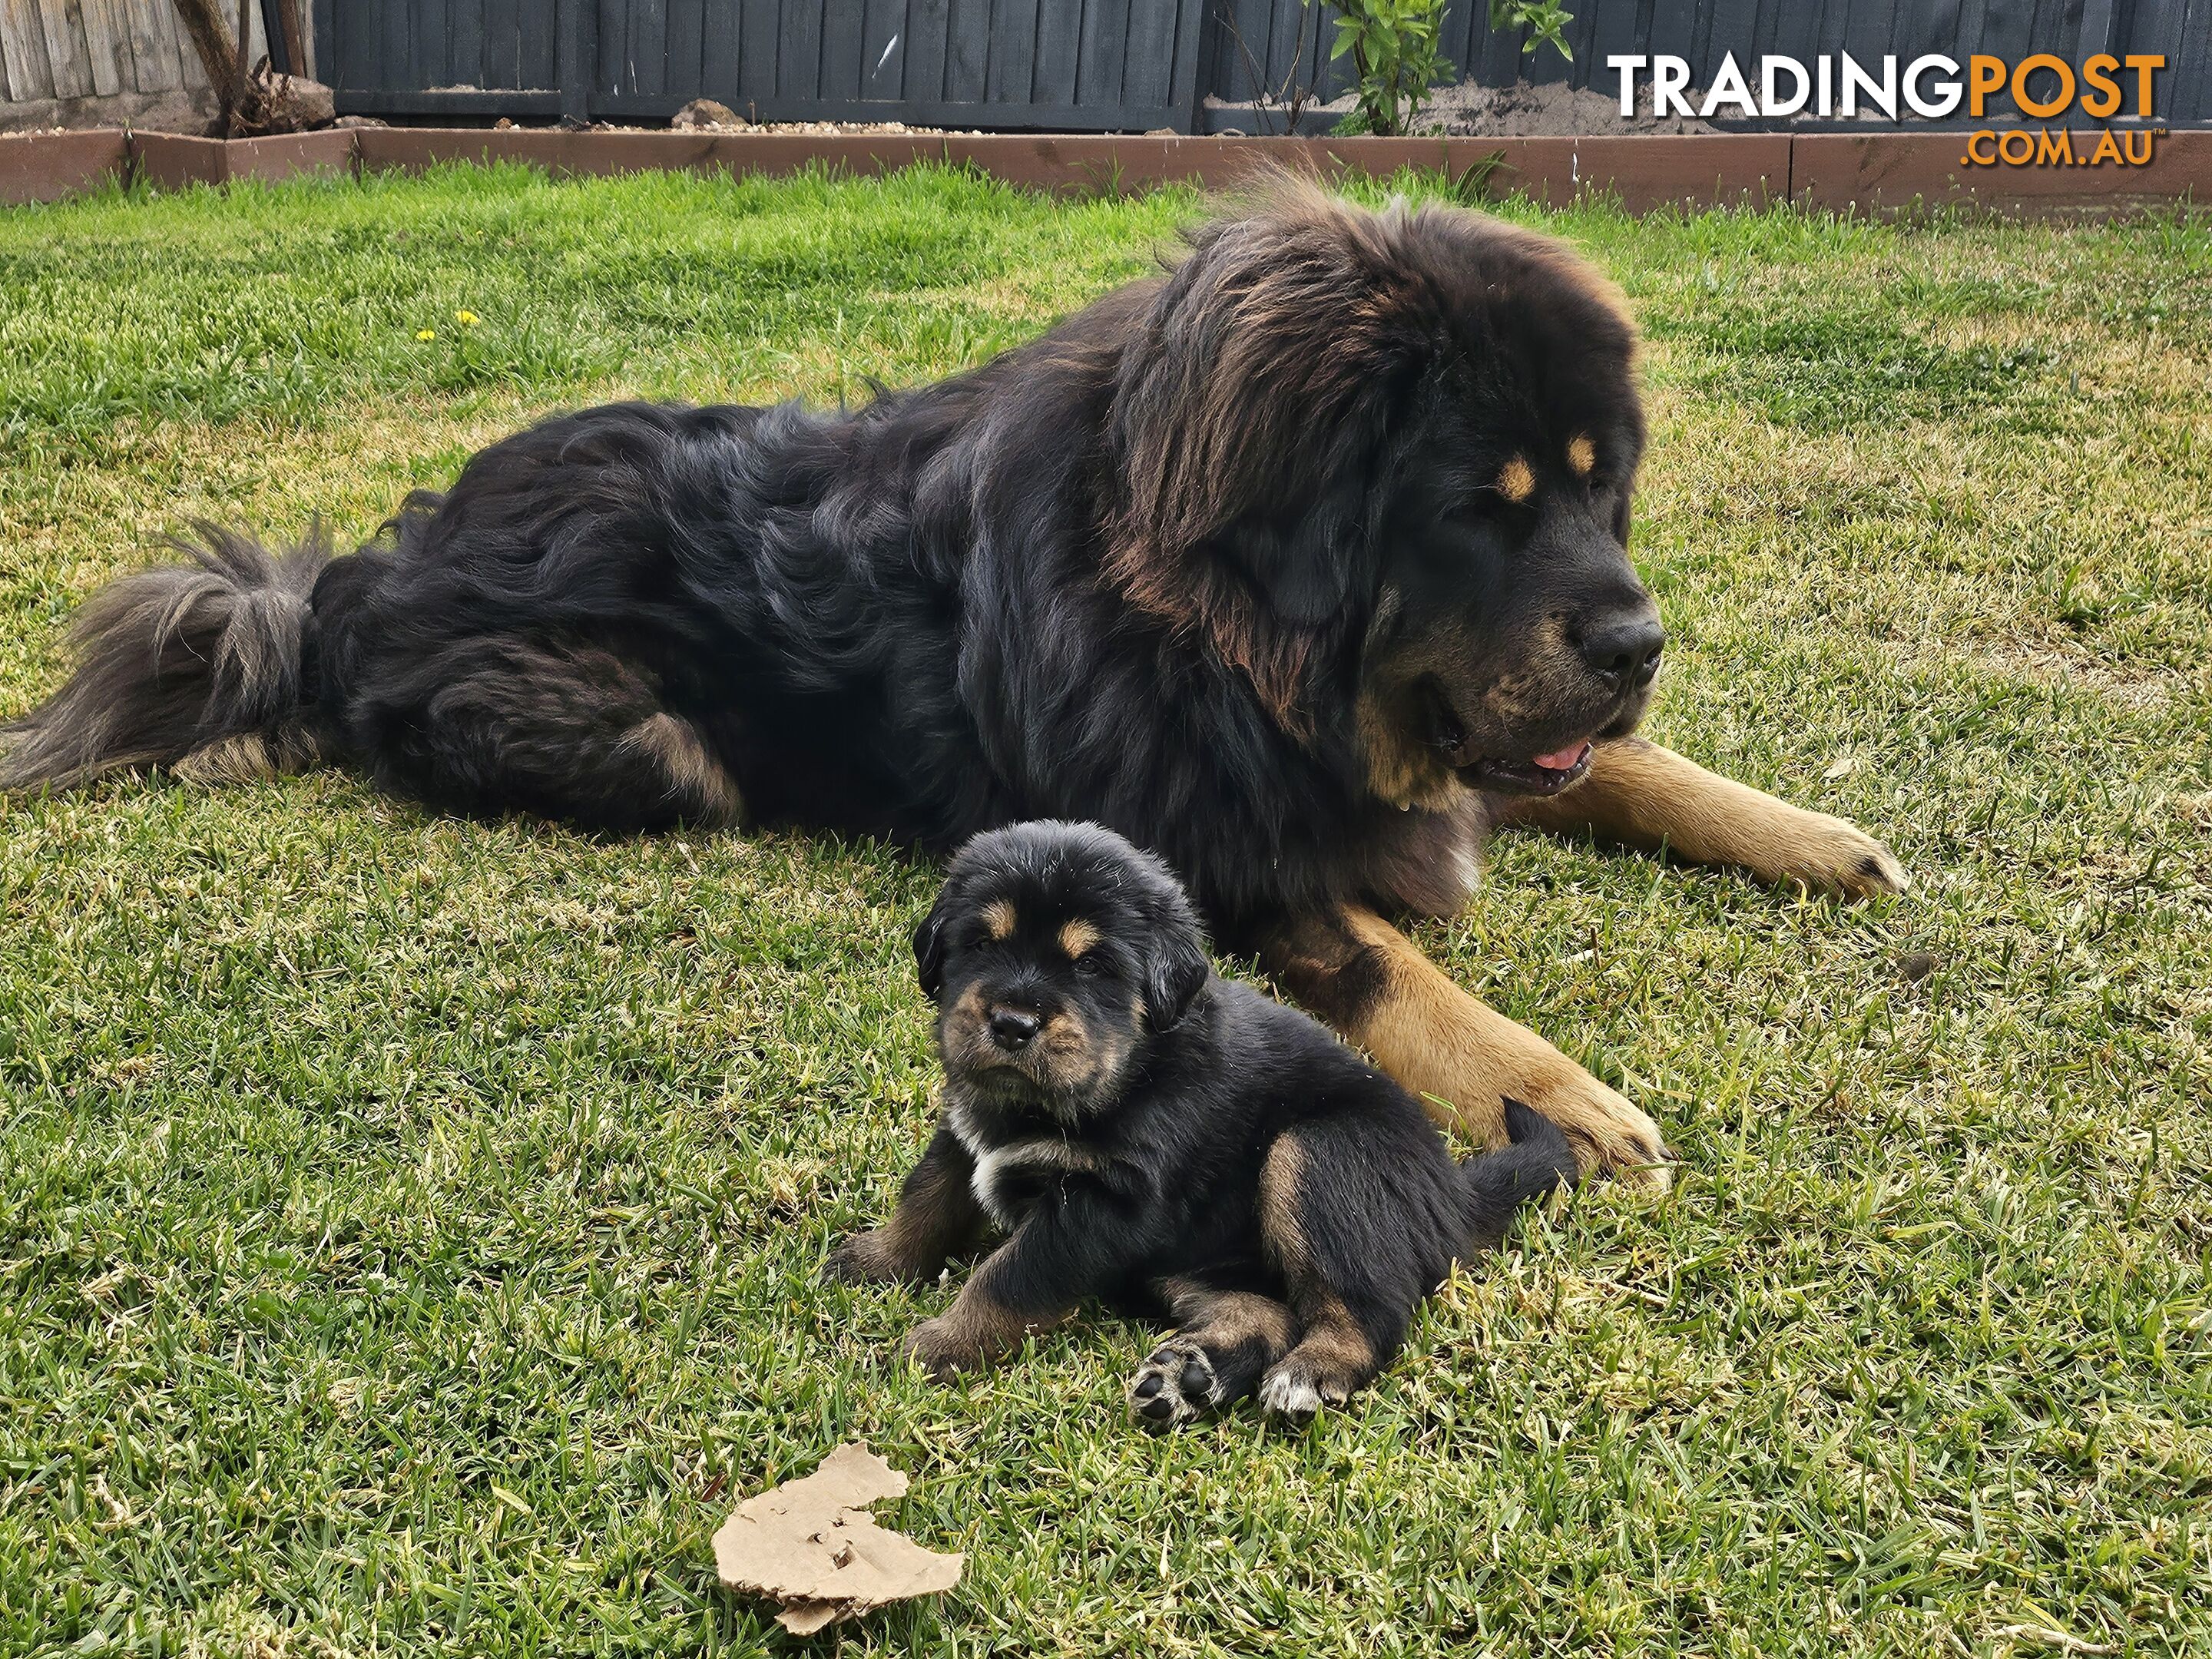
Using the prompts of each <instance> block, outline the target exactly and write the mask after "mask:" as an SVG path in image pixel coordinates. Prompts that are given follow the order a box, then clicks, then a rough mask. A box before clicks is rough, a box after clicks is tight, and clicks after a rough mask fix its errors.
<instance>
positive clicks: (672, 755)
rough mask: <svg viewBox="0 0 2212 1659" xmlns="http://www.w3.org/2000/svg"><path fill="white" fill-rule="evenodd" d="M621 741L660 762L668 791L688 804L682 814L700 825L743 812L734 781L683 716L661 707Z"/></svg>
mask: <svg viewBox="0 0 2212 1659" xmlns="http://www.w3.org/2000/svg"><path fill="white" fill-rule="evenodd" d="M623 746H624V747H626V748H630V749H636V750H642V751H643V752H644V753H646V754H647V755H650V756H652V757H653V759H654V761H656V762H657V763H659V767H660V769H661V771H662V772H663V773H664V774H665V775H666V777H667V779H668V787H669V788H670V790H671V791H672V792H673V793H676V794H678V795H679V796H681V797H682V798H683V799H684V801H685V802H686V803H687V805H686V807H685V816H686V817H690V818H692V819H694V820H695V821H696V822H697V823H700V824H701V825H702V826H714V825H720V824H726V823H736V822H737V821H738V817H740V816H741V815H742V814H743V812H744V797H743V796H741V795H740V794H739V793H738V781H737V780H736V779H735V778H733V777H732V776H731V775H729V772H728V770H727V769H726V768H724V766H723V765H722V763H721V762H720V761H718V760H716V759H715V758H714V755H713V754H712V753H710V752H709V751H708V748H707V744H706V743H705V741H704V739H702V738H701V737H700V735H699V731H698V728H697V727H696V726H693V725H692V724H691V722H690V721H689V720H685V719H684V718H683V717H682V716H680V715H677V714H670V713H668V712H667V711H666V710H665V709H664V710H662V711H661V712H660V713H659V714H655V715H653V717H652V718H651V719H650V720H641V721H639V722H638V723H637V724H636V725H635V726H632V727H630V729H629V732H626V733H624V734H623Z"/></svg>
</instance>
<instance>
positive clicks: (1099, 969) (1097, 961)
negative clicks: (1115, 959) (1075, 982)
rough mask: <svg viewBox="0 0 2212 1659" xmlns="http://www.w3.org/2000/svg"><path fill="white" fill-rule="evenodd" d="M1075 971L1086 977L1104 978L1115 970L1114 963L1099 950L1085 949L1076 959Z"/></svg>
mask: <svg viewBox="0 0 2212 1659" xmlns="http://www.w3.org/2000/svg"><path fill="white" fill-rule="evenodd" d="M1075 971H1076V972H1077V973H1079V974H1080V975H1083V977H1084V978H1085V979H1103V977H1105V975H1108V974H1110V973H1112V972H1113V971H1114V964H1113V963H1110V962H1109V961H1108V960H1107V959H1106V957H1105V956H1104V955H1103V953H1102V952H1100V951H1085V952H1084V953H1083V954H1082V955H1081V956H1079V957H1076V959H1075Z"/></svg>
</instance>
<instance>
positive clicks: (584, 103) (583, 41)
mask: <svg viewBox="0 0 2212 1659" xmlns="http://www.w3.org/2000/svg"><path fill="white" fill-rule="evenodd" d="M556 24H557V26H558V27H559V29H560V31H561V43H560V58H561V118H562V120H564V121H588V120H590V119H591V118H592V76H595V75H597V74H598V73H599V0H559V9H558V10H557V12H556Z"/></svg>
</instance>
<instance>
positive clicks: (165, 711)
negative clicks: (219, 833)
mask: <svg viewBox="0 0 2212 1659" xmlns="http://www.w3.org/2000/svg"><path fill="white" fill-rule="evenodd" d="M194 528H195V529H196V530H197V532H198V535H199V538H198V539H197V541H179V542H178V543H176V544H175V545H176V547H177V548H178V549H179V550H180V551H182V552H184V553H185V554H187V555H189V556H191V563H189V564H176V565H166V566H162V567H161V568H156V569H153V570H146V571H141V572H140V573H139V574H137V575H133V576H125V577H124V578H123V579H122V580H120V581H118V582H115V583H113V584H112V585H111V586H108V587H106V588H105V589H103V590H102V591H101V592H99V593H97V594H95V595H94V597H93V598H92V599H90V600H88V602H87V603H86V605H85V606H84V609H83V610H82V611H81V612H80V613H79V614H78V616H77V618H76V626H75V627H74V629H72V630H71V643H72V646H73V647H74V652H75V656H76V670H75V671H74V672H73V673H72V674H71V675H70V678H69V680H68V682H67V683H66V684H64V685H63V687H62V689H61V690H58V691H57V692H56V693H55V694H54V695H53V696H52V697H50V698H49V699H47V701H46V702H44V703H42V704H40V706H39V707H38V708H34V709H33V710H32V711H31V712H30V713H29V714H25V715H24V716H22V717H21V719H20V720H12V721H9V722H8V723H6V724H5V725H0V790H9V791H14V790H35V789H40V788H53V789H66V788H70V787H73V786H76V785H78V784H82V783H88V782H89V781H92V780H93V779H94V778H97V777H100V776H102V775H105V774H106V773H110V772H116V771H121V770H124V769H126V768H130V767H136V766H159V767H164V768H167V769H171V770H173V771H174V772H176V773H177V774H179V775H181V776H184V777H186V778H191V779H195V780H197V781H205V782H210V783H218V782H235V781H243V780H245V779H246V778H250V777H258V776H267V775H272V774H275V773H279V772H293V771H299V770H301V769H304V768H306V767H307V766H309V765H312V764H313V763H314V762H315V761H316V760H317V759H318V758H319V754H320V750H321V744H319V740H318V738H317V735H316V726H315V723H314V721H313V720H312V719H311V718H310V711H309V710H308V709H307V703H308V702H309V701H310V699H311V692H310V689H309V686H308V679H309V676H310V673H311V668H310V663H309V659H310V658H311V656H312V654H313V651H314V648H315V642H316V623H315V614H314V610H313V605H312V603H311V599H312V596H313V592H314V587H315V580H316V578H317V577H318V576H319V575H320V574H322V572H323V568H324V567H325V565H327V564H328V563H329V562H330V560H331V545H330V541H329V538H328V537H327V536H325V534H324V532H323V531H322V529H321V527H320V526H313V527H311V528H310V529H309V531H308V532H307V536H306V537H305V538H303V539H302V540H301V543H300V544H299V545H298V546H296V547H295V548H292V549H290V550H286V551H283V552H278V553H272V552H270V551H269V550H267V549H265V548H264V547H262V546H261V545H260V544H258V542H255V541H252V540H251V539H249V538H246V537H245V536H241V535H240V534H238V533H237V532H234V531H228V530H224V529H222V528H220V527H218V526H215V525H211V524H206V523H200V524H197V525H195V526H194Z"/></svg>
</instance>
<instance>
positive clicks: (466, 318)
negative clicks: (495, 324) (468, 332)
mask: <svg viewBox="0 0 2212 1659" xmlns="http://www.w3.org/2000/svg"><path fill="white" fill-rule="evenodd" d="M453 320H454V321H455V322H457V323H459V325H461V326H462V327H463V328H474V327H475V326H476V325H477V321H478V320H479V319H477V314H476V313H475V312H473V311H457V312H455V313H453Z"/></svg>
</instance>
